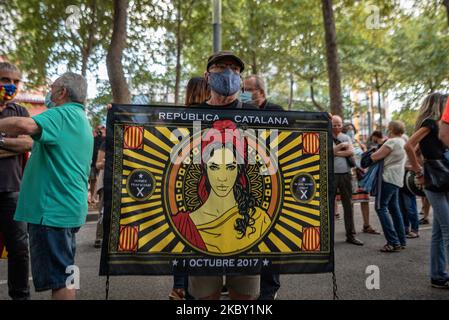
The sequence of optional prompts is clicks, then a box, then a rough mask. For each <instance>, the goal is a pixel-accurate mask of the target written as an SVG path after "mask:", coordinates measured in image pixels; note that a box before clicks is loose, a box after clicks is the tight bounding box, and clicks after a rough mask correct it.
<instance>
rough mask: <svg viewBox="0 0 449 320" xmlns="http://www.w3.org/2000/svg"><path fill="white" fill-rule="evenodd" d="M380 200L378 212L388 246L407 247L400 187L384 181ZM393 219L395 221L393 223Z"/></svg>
mask: <svg viewBox="0 0 449 320" xmlns="http://www.w3.org/2000/svg"><path fill="white" fill-rule="evenodd" d="M379 200H380V201H379V208H378V209H376V211H377V215H378V216H379V220H380V224H381V225H382V230H383V232H384V235H385V238H386V240H387V244H389V245H391V246H399V245H402V246H405V245H406V240H405V230H404V222H403V220H402V213H401V210H400V209H399V187H398V186H395V185H394V184H391V183H388V182H385V181H382V186H381V193H380V199H379ZM390 217H391V218H390ZM391 219H393V222H392V221H391Z"/></svg>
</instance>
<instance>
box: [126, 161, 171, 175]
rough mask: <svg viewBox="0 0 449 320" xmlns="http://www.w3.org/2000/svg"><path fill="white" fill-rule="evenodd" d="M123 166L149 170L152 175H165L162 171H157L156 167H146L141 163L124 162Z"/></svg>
mask: <svg viewBox="0 0 449 320" xmlns="http://www.w3.org/2000/svg"><path fill="white" fill-rule="evenodd" d="M123 165H125V166H128V167H131V168H134V169H147V170H148V171H150V172H151V173H155V174H160V175H162V173H163V171H162V170H159V169H156V168H154V167H149V166H145V165H142V164H140V163H135V162H132V161H129V160H124V161H123Z"/></svg>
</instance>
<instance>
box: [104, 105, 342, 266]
mask: <svg viewBox="0 0 449 320" xmlns="http://www.w3.org/2000/svg"><path fill="white" fill-rule="evenodd" d="M107 127H108V130H107V142H106V170H105V181H104V186H105V209H104V242H103V248H102V258H101V266H100V274H101V275H163V274H173V273H176V274H197V275H201V274H203V275H207V274H226V273H232V274H257V273H260V272H261V271H272V272H278V273H321V272H332V271H333V269H334V250H333V219H332V217H333V205H332V204H331V199H332V195H331V190H333V188H332V185H331V184H332V179H331V177H332V176H333V162H332V138H331V131H330V130H331V125H330V121H329V119H328V115H327V113H311V112H284V111H279V112H272V111H270V112H265V111H259V110H243V109H233V110H220V109H218V108H217V109H200V108H192V109H187V108H183V107H169V106H132V105H113V107H112V109H111V110H110V111H109V113H108V120H107Z"/></svg>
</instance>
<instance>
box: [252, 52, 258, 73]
mask: <svg viewBox="0 0 449 320" xmlns="http://www.w3.org/2000/svg"><path fill="white" fill-rule="evenodd" d="M251 53H252V55H251V70H252V72H253V74H257V72H258V71H259V70H258V69H257V55H256V51H254V50H251Z"/></svg>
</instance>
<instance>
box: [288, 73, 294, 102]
mask: <svg viewBox="0 0 449 320" xmlns="http://www.w3.org/2000/svg"><path fill="white" fill-rule="evenodd" d="M293 84H294V81H293V74H291V73H290V95H289V97H288V110H292V106H293Z"/></svg>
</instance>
